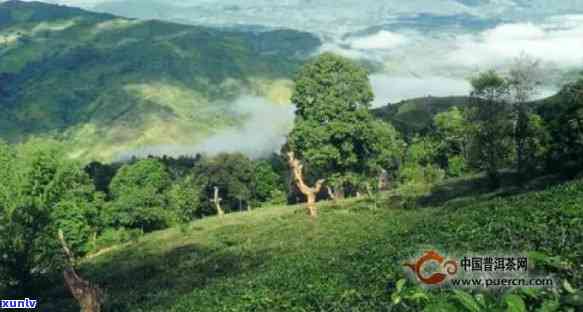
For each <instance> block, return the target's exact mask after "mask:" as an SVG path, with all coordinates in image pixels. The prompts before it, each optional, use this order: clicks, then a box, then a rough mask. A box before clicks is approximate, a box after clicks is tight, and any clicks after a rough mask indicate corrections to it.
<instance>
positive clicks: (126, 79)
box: [0, 1, 320, 160]
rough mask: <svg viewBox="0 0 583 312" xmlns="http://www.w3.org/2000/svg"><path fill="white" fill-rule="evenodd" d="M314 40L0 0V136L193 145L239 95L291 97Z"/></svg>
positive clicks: (90, 146) (82, 145) (99, 145)
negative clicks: (296, 75)
mask: <svg viewBox="0 0 583 312" xmlns="http://www.w3.org/2000/svg"><path fill="white" fill-rule="evenodd" d="M319 44H320V41H319V40H318V39H317V38H315V37H314V36H312V35H310V34H307V33H301V32H296V31H288V30H275V31H269V32H237V31H232V30H218V29H209V28H204V27H195V26H184V25H179V24H172V23H166V22H160V21H138V20H131V19H126V18H118V17H115V16H112V15H107V14H97V13H91V12H87V11H83V10H80V9H75V8H69V7H64V6H55V5H48V4H43V3H38V2H20V1H8V2H3V3H0V137H1V138H3V139H5V140H8V141H10V142H19V141H22V140H24V139H25V138H26V137H28V136H31V135H33V136H47V135H53V136H56V137H57V138H59V139H62V140H64V141H67V142H69V143H70V145H72V147H71V155H72V156H75V157H81V158H82V159H85V160H87V159H102V160H103V159H105V160H110V159H112V158H114V157H115V156H116V155H118V154H119V153H121V152H124V151H128V150H131V149H132V148H136V147H143V146H150V145H161V144H194V143H196V142H198V141H200V140H201V139H203V138H205V137H207V136H209V135H210V134H212V133H214V132H216V131H218V130H220V129H223V128H225V127H228V126H234V125H239V124H241V123H242V122H244V119H245V116H242V115H241V114H237V113H236V112H234V111H233V109H232V107H231V106H232V102H233V101H234V100H235V99H236V98H238V97H239V96H241V95H242V94H247V95H259V96H265V97H268V98H269V100H271V102H274V103H280V104H285V103H287V102H288V101H289V94H290V92H291V91H290V82H289V79H290V78H292V73H293V72H294V71H295V70H296V69H297V68H298V66H299V64H301V63H302V62H303V61H302V59H303V58H304V57H305V56H307V55H308V54H309V53H311V52H312V51H313V50H314V49H315V48H317V47H318V46H319Z"/></svg>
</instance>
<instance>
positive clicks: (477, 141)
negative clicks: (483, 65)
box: [469, 71, 513, 187]
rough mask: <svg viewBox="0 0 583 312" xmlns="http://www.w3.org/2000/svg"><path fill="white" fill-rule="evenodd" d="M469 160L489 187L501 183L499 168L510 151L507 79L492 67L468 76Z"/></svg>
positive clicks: (508, 156) (510, 132)
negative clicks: (476, 74)
mask: <svg viewBox="0 0 583 312" xmlns="http://www.w3.org/2000/svg"><path fill="white" fill-rule="evenodd" d="M471 84H472V87H473V91H472V93H471V106H470V110H469V121H470V123H471V124H472V128H473V129H472V130H473V131H472V153H471V154H472V161H473V163H475V164H476V165H477V166H478V167H479V168H481V169H484V170H485V171H486V173H487V174H488V178H489V179H490V183H491V186H492V187H498V186H499V185H500V176H499V170H500V168H501V167H502V166H504V165H505V164H506V163H507V162H508V160H509V159H510V155H511V154H512V140H511V138H512V129H513V126H512V119H511V113H512V111H511V106H510V105H508V102H507V98H508V95H509V87H508V83H507V82H506V80H505V79H504V78H502V77H501V76H499V75H498V74H497V73H496V72H495V71H487V72H483V73H481V74H479V75H478V76H477V77H475V78H474V79H472V80H471Z"/></svg>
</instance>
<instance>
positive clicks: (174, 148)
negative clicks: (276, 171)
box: [120, 96, 295, 160]
mask: <svg viewBox="0 0 583 312" xmlns="http://www.w3.org/2000/svg"><path fill="white" fill-rule="evenodd" d="M231 109H232V110H233V113H235V114H237V115H240V116H241V118H243V119H244V120H245V122H244V124H243V125H242V126H240V127H233V128H229V129H226V130H222V131H219V132H217V133H215V134H214V135H212V136H210V137H208V138H207V139H205V140H204V141H202V142H200V143H198V144H194V145H156V146H146V147H143V148H139V149H136V150H134V151H131V152H129V153H125V154H124V155H121V157H120V159H122V160H123V159H129V158H131V157H132V156H135V157H146V156H149V155H153V156H163V155H168V156H174V157H178V156H193V155H196V154H198V153H201V154H207V155H215V154H218V153H234V152H240V153H243V154H245V155H247V156H249V157H251V158H260V157H262V156H267V155H270V154H271V153H273V152H278V151H279V149H280V148H281V146H282V145H283V144H284V143H285V141H286V136H287V133H289V131H290V130H291V127H292V126H293V120H294V111H295V108H294V107H293V106H291V105H278V104H273V103H270V102H268V101H267V100H265V99H263V98H260V97H255V96H242V97H240V98H239V99H238V100H236V101H235V102H234V103H233V104H232V107H231Z"/></svg>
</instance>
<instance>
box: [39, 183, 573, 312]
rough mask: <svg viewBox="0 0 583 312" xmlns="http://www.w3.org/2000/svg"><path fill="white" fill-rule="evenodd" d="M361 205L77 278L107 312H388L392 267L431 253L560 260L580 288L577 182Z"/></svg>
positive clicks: (212, 230) (197, 232)
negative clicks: (488, 195) (415, 203)
mask: <svg viewBox="0 0 583 312" xmlns="http://www.w3.org/2000/svg"><path fill="white" fill-rule="evenodd" d="M368 206H369V205H368V204H367V203H366V202H359V201H354V200H352V201H346V202H343V203H341V204H340V205H339V206H338V205H336V206H335V205H332V204H330V203H327V204H326V203H324V204H323V205H322V209H321V216H320V218H319V219H318V220H316V221H312V220H309V219H308V218H307V217H306V216H305V215H304V214H303V212H302V211H301V210H300V208H298V207H296V208H290V207H280V208H271V209H269V208H268V209H262V210H256V211H253V212H251V213H240V214H232V215H228V216H227V217H226V218H224V219H218V218H208V219H205V220H202V221H198V222H194V223H192V224H191V225H190V226H189V227H188V228H183V229H182V230H180V229H170V230H167V231H162V232H157V233H153V234H150V235H147V236H145V237H143V238H142V239H140V240H139V241H137V242H135V243H132V244H130V245H128V246H123V247H120V248H117V249H114V250H112V251H109V252H107V253H103V254H101V255H99V256H97V257H94V258H92V259H90V260H88V261H86V263H85V265H84V270H83V271H84V274H85V275H86V276H90V278H91V279H93V280H95V281H96V282H98V283H99V284H100V285H102V286H104V287H105V288H106V289H107V292H108V294H109V300H110V301H109V308H110V309H111V310H112V311H385V310H387V309H388V307H389V302H390V296H389V295H390V293H391V292H392V291H393V290H392V288H391V287H392V286H390V285H391V282H394V281H395V280H398V279H400V278H402V277H403V276H404V272H403V270H402V267H401V266H400V264H401V263H402V262H403V261H404V260H406V259H408V258H409V257H410V256H411V255H414V254H417V253H418V252H421V251H423V250H425V248H427V247H429V246H431V247H437V248H439V249H440V250H442V251H444V252H449V253H450V254H451V253H453V254H456V253H458V254H460V255H463V254H466V253H468V252H478V253H479V252H484V253H496V251H499V252H501V253H505V254H507V253H512V252H517V253H521V252H528V251H539V252H543V253H546V254H548V255H553V256H560V257H562V260H563V261H566V262H568V263H570V264H571V265H572V271H570V272H567V273H565V272H555V273H558V274H559V276H560V277H567V278H568V279H569V281H570V282H571V283H572V284H574V285H575V286H576V287H582V286H583V270H582V269H581V267H582V266H583V253H582V252H583V182H575V183H570V184H566V185H562V186H558V187H554V188H551V189H549V190H547V191H543V192H532V193H527V194H524V195H519V196H514V197H508V198H507V199H500V198H498V199H491V200H487V201H482V202H477V203H471V201H470V202H469V203H467V204H465V205H460V204H459V203H455V204H452V205H448V204H446V205H445V206H443V207H433V208H425V209H417V210H402V209H395V208H391V207H382V208H381V209H378V210H370V209H369V208H368ZM436 292H439V290H437V291H436ZM49 296H51V297H52V298H53V299H54V298H55V297H57V298H62V299H60V300H58V303H59V304H65V305H66V306H67V308H62V307H57V306H52V307H51V306H49V305H47V304H45V305H44V311H57V310H59V311H61V310H62V311H75V307H74V305H73V302H72V301H71V300H69V299H64V298H67V297H68V296H67V294H66V293H65V292H64V290H62V288H60V287H58V288H54V290H53V292H52V293H51V294H49ZM439 297H440V296H436V298H439ZM51 301H52V300H51ZM530 304H533V303H530ZM531 307H532V308H534V306H531ZM444 311H447V309H446V310H444Z"/></svg>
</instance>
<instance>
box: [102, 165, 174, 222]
mask: <svg viewBox="0 0 583 312" xmlns="http://www.w3.org/2000/svg"><path fill="white" fill-rule="evenodd" d="M170 187H171V179H170V175H169V173H168V171H167V170H166V167H165V166H164V165H163V164H162V163H161V162H160V161H159V160H157V159H144V160H140V161H138V162H136V163H134V164H131V165H125V166H123V167H122V168H121V169H120V170H119V171H118V173H117V174H116V176H115V177H114V178H113V181H112V182H111V185H110V192H111V196H112V199H113V201H112V203H111V205H110V206H109V209H108V211H107V216H108V219H109V223H110V224H111V225H112V226H115V227H126V228H139V229H142V230H144V231H153V230H157V229H162V228H165V227H167V226H169V225H171V224H172V223H173V222H174V221H176V219H177V216H176V214H175V212H174V211H173V210H172V209H171V207H170V205H169V203H168V191H169V190H170Z"/></svg>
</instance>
